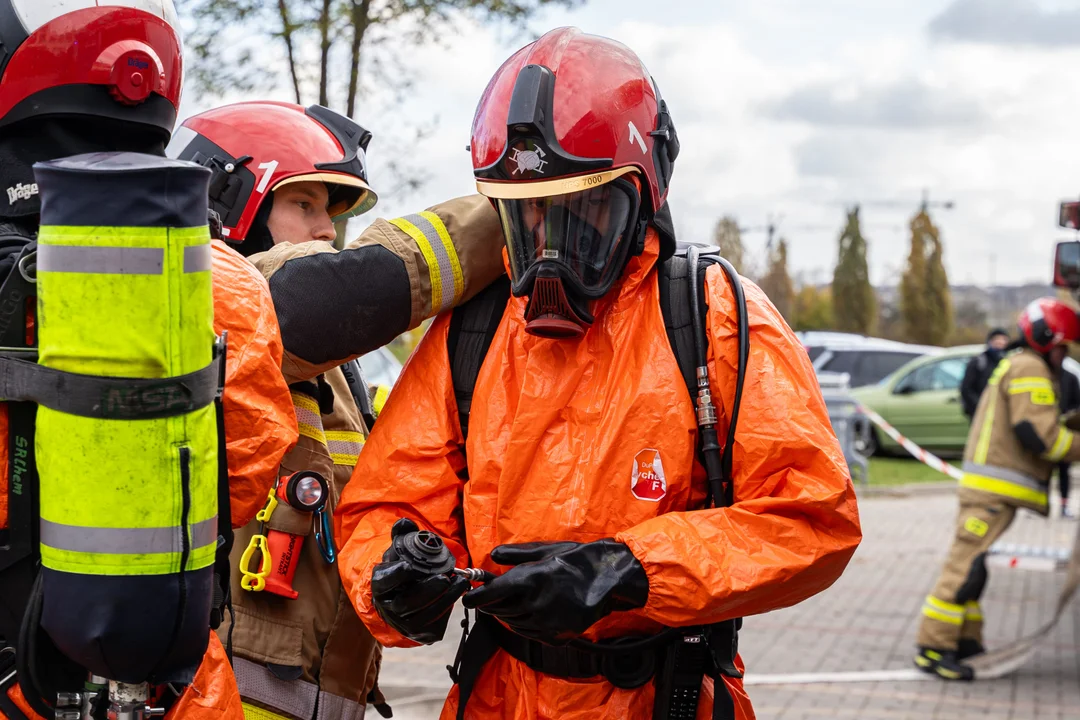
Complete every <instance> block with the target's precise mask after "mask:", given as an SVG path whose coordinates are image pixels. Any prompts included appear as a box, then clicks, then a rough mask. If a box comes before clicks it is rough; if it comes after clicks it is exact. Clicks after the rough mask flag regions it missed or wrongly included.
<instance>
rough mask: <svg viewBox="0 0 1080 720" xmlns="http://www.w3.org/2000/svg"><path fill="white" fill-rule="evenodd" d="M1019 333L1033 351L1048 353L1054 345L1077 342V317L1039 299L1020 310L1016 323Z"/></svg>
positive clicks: (1060, 305) (1063, 307)
mask: <svg viewBox="0 0 1080 720" xmlns="http://www.w3.org/2000/svg"><path fill="white" fill-rule="evenodd" d="M1018 324H1019V326H1020V333H1021V334H1022V335H1023V336H1024V339H1025V340H1027V344H1028V346H1029V347H1031V348H1032V349H1033V350H1036V351H1037V352H1040V353H1048V352H1050V351H1051V350H1052V349H1053V348H1054V346H1055V345H1061V344H1064V343H1069V342H1078V341H1080V317H1077V315H1076V311H1075V310H1073V309H1072V308H1071V307H1069V306H1068V305H1066V304H1065V303H1063V302H1061V301H1060V300H1055V299H1054V298H1048V297H1047V298H1039V299H1038V300H1036V301H1035V302H1033V303H1031V304H1030V305H1028V306H1027V307H1026V308H1024V311H1023V312H1022V313H1020V319H1019V322H1018Z"/></svg>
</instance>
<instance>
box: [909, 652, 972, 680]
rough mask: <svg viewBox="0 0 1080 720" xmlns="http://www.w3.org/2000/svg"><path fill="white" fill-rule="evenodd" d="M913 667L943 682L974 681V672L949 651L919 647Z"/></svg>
mask: <svg viewBox="0 0 1080 720" xmlns="http://www.w3.org/2000/svg"><path fill="white" fill-rule="evenodd" d="M915 666H916V667H917V668H919V669H920V670H922V671H923V672H925V673H930V674H931V675H937V676H938V677H939V678H941V679H943V680H974V679H975V671H974V670H973V669H971V668H970V667H968V666H967V665H963V664H961V663H960V661H959V660H957V659H956V653H955V652H953V651H951V650H935V649H934V648H928V647H920V648H919V654H918V655H916V656H915Z"/></svg>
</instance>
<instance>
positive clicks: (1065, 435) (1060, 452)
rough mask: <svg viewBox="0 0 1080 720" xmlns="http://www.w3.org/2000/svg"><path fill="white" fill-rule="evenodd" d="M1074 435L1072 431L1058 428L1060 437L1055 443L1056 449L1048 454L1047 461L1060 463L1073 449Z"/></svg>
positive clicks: (1051, 449)
mask: <svg viewBox="0 0 1080 720" xmlns="http://www.w3.org/2000/svg"><path fill="white" fill-rule="evenodd" d="M1072 442H1073V434H1072V430H1069V429H1068V428H1058V436H1057V439H1056V440H1055V441H1054V447H1052V448H1050V450H1049V451H1048V452H1047V453H1046V456H1045V457H1046V459H1047V460H1051V461H1053V462H1060V460H1061V459H1062V458H1063V457H1065V455H1067V454H1068V452H1069V450H1070V449H1071V448H1072Z"/></svg>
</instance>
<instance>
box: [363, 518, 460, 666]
mask: <svg viewBox="0 0 1080 720" xmlns="http://www.w3.org/2000/svg"><path fill="white" fill-rule="evenodd" d="M418 530H419V528H418V527H417V525H416V523H414V522H413V521H412V520H409V519H407V518H402V519H401V520H398V521H397V522H396V523H394V527H393V529H392V530H391V531H390V534H391V536H392V537H393V538H395V539H396V538H398V537H400V536H404V535H408V534H409V533H415V532H417V531H418ZM469 587H470V586H469V581H468V580H466V579H465V578H461V577H457V576H447V575H446V574H445V573H440V574H435V575H433V574H431V572H430V570H426V569H424V568H421V567H419V566H418V565H417V564H415V563H413V562H411V561H410V560H409V559H408V558H403V557H401V556H400V555H399V554H398V552H397V551H396V550H395V549H394V547H393V545H391V546H390V548H389V549H387V551H386V552H385V553H383V561H382V562H381V563H379V564H378V565H376V566H375V570H374V572H372V574H371V596H372V599H373V600H374V602H375V609H376V610H377V611H378V613H379V615H380V616H381V617H382V619H383V620H385V621H386V624H387V625H389V626H390V627H392V628H394V630H397V631H398V632H399V633H401V634H402V635H404V636H405V637H407V638H409V639H410V640H415V641H416V642H418V643H423V644H424V645H430V644H431V643H434V642H438V641H439V640H442V637H443V634H444V633H445V632H446V623H447V622H448V621H449V620H450V611H451V610H452V609H453V608H454V603H456V602H457V600H458V598H459V597H461V596H462V595H463V594H464V593H465V591H466V590H468V589H469Z"/></svg>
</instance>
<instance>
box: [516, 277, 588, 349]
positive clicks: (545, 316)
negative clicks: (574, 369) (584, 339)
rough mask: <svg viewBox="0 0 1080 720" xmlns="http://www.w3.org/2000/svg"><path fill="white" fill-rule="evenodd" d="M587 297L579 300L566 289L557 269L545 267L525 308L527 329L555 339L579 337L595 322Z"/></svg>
mask: <svg viewBox="0 0 1080 720" xmlns="http://www.w3.org/2000/svg"><path fill="white" fill-rule="evenodd" d="M592 322H593V316H592V314H591V313H590V312H589V311H588V305H587V301H578V299H577V298H574V297H573V296H572V295H570V294H568V293H567V292H566V285H565V284H564V283H563V281H562V278H560V277H559V276H558V273H557V272H553V271H548V272H544V269H543V268H542V269H541V270H540V272H539V273H538V275H537V277H536V279H535V280H534V281H533V288H532V292H531V293H529V304H528V306H526V308H525V332H527V333H529V334H530V335H536V336H538V337H543V338H549V339H552V340H569V339H574V338H579V337H581V336H582V335H584V334H585V331H586V330H588V329H589V326H590V325H592Z"/></svg>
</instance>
